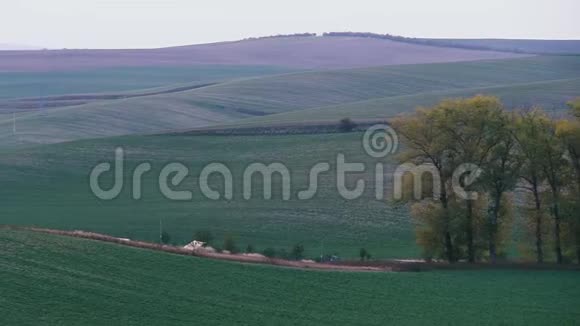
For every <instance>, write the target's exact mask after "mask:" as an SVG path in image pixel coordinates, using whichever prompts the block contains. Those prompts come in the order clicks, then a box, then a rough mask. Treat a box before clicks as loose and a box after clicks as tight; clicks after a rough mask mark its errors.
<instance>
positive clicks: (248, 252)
mask: <svg viewBox="0 0 580 326" xmlns="http://www.w3.org/2000/svg"><path fill="white" fill-rule="evenodd" d="M254 252H255V250H254V246H252V245H251V244H249V245H248V246H247V247H246V253H247V254H251V253H254Z"/></svg>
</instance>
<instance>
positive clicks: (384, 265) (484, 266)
mask: <svg viewBox="0 0 580 326" xmlns="http://www.w3.org/2000/svg"><path fill="white" fill-rule="evenodd" d="M0 229H10V230H21V231H32V232H39V233H47V234H55V235H61V236H68V237H75V238H83V239H90V240H95V241H103V242H109V243H115V244H118V245H123V246H128V247H135V248H143V249H149V250H156V251H163V252H167V253H171V254H176V255H184V256H195V257H203V258H209V259H217V260H225V261H234V262H240V263H248V264H262V265H274V266H280V267H289V268H297V269H313V270H329V271H350V272H423V271H431V270H491V269H493V270H501V269H508V270H572V271H580V264H564V265H560V264H556V263H543V264H537V263H533V262H518V261H505V262H498V263H497V264H489V263H484V262H482V263H465V262H460V263H454V264H449V263H446V262H418V261H414V260H411V261H405V260H376V261H358V260H351V261H341V262H334V263H315V262H306V261H291V260H284V259H277V258H267V257H263V256H248V255H243V254H225V253H217V252H209V251H206V250H188V249H184V248H182V247H175V246H168V245H161V244H157V243H151V242H144V241H135V240H129V239H122V238H116V237H113V236H110V235H106V234H100V233H93V232H86V231H79V230H76V231H64V230H54V229H45V228H36V227H24V226H10V225H0Z"/></svg>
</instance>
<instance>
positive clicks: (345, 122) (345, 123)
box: [338, 118, 356, 132]
mask: <svg viewBox="0 0 580 326" xmlns="http://www.w3.org/2000/svg"><path fill="white" fill-rule="evenodd" d="M354 128H356V123H354V122H353V121H352V120H351V119H350V118H344V119H341V120H340V121H339V124H338V130H339V131H340V132H351V131H352V130H353V129H354Z"/></svg>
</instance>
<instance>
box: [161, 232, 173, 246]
mask: <svg viewBox="0 0 580 326" xmlns="http://www.w3.org/2000/svg"><path fill="white" fill-rule="evenodd" d="M169 241H171V236H170V235H169V233H167V232H166V231H163V232H161V243H163V244H168V243H169Z"/></svg>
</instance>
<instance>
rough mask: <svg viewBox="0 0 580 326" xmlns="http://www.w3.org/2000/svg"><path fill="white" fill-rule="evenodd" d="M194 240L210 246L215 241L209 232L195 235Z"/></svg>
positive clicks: (205, 231) (201, 231) (204, 231)
mask: <svg viewBox="0 0 580 326" xmlns="http://www.w3.org/2000/svg"><path fill="white" fill-rule="evenodd" d="M193 240H197V241H201V242H205V243H206V244H210V243H211V242H212V241H213V234H211V232H210V231H208V230H199V231H197V232H195V234H194V235H193Z"/></svg>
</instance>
